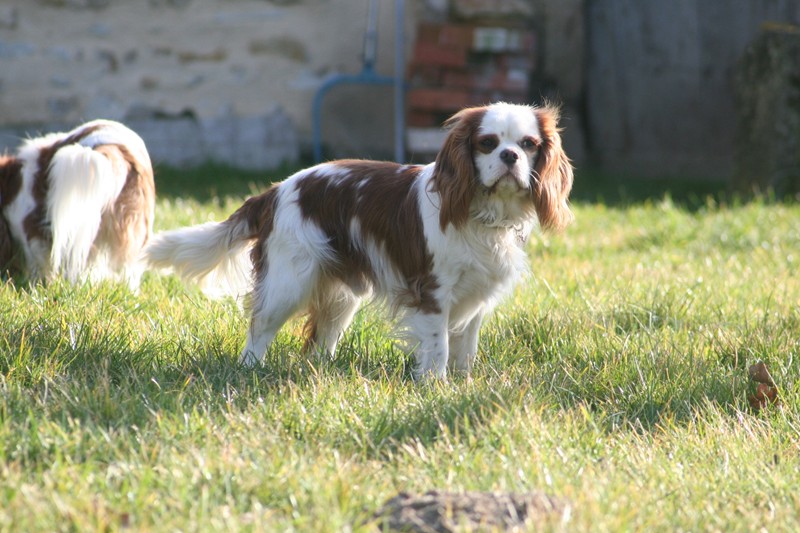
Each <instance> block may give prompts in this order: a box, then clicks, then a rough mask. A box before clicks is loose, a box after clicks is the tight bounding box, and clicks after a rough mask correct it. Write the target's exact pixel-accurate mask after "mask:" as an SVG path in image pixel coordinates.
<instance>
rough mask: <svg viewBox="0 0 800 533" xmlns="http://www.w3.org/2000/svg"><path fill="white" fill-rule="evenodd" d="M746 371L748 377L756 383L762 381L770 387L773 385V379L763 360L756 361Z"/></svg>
mask: <svg viewBox="0 0 800 533" xmlns="http://www.w3.org/2000/svg"><path fill="white" fill-rule="evenodd" d="M747 372H748V373H749V374H750V379H752V380H753V381H755V382H756V383H764V384H766V385H769V386H770V387H774V386H775V381H773V379H772V376H771V375H770V373H769V370H768V369H767V365H766V363H764V361H759V362H758V363H756V364H754V365H752V366H751V367H750V368H749V369H748V370H747Z"/></svg>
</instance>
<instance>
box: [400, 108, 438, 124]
mask: <svg viewBox="0 0 800 533" xmlns="http://www.w3.org/2000/svg"><path fill="white" fill-rule="evenodd" d="M441 124H442V114H441V113H438V112H433V111H418V110H411V111H409V112H408V113H407V114H406V125H407V126H409V127H411V128H433V127H436V126H439V125H441Z"/></svg>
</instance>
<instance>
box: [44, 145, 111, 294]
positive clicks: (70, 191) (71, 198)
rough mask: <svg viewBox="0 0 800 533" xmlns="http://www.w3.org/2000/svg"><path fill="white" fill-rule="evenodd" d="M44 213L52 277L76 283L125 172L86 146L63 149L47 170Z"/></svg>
mask: <svg viewBox="0 0 800 533" xmlns="http://www.w3.org/2000/svg"><path fill="white" fill-rule="evenodd" d="M49 175H50V194H49V195H48V198H47V212H48V218H49V220H50V228H51V231H52V236H53V246H52V248H51V250H50V264H51V265H52V268H53V270H54V271H55V272H54V274H58V273H60V274H62V275H63V276H64V277H65V278H66V279H68V280H69V281H72V282H75V281H78V280H79V279H80V277H81V276H82V275H83V274H84V273H85V271H86V267H87V263H88V261H89V255H90V253H91V252H92V245H93V243H94V240H95V238H96V237H97V232H98V229H99V228H100V221H101V218H102V215H103V212H105V211H106V210H107V209H108V208H109V207H110V206H111V205H113V203H114V201H115V200H116V198H117V197H118V196H119V193H120V191H121V190H122V187H123V186H124V185H125V180H126V173H125V172H115V171H114V168H113V166H112V164H111V162H110V161H109V160H108V159H107V158H106V157H105V156H104V155H102V154H100V153H99V152H97V151H95V150H93V149H92V147H89V146H82V145H80V144H73V145H69V146H64V147H63V148H61V149H60V150H58V152H56V154H55V155H54V156H53V160H52V162H51V164H50V168H49Z"/></svg>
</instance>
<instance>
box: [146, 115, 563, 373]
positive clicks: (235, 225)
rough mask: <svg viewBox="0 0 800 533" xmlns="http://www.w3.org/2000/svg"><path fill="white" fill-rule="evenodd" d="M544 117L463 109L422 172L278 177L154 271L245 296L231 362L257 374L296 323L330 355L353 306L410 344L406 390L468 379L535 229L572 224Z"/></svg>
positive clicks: (182, 236)
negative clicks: (411, 383) (299, 317)
mask: <svg viewBox="0 0 800 533" xmlns="http://www.w3.org/2000/svg"><path fill="white" fill-rule="evenodd" d="M557 122H558V110H557V109H556V108H554V107H551V106H544V107H539V108H537V107H529V106H521V105H512V104H505V103H498V104H493V105H490V106H487V107H476V108H470V109H465V110H463V111H461V112H459V113H458V114H456V115H455V116H453V117H452V118H451V119H449V120H448V121H447V123H446V126H447V127H448V128H450V131H449V133H448V135H447V138H446V141H445V144H444V146H443V148H442V150H441V151H440V153H439V154H438V156H437V157H436V161H435V163H431V164H429V165H426V166H415V165H399V164H395V163H387V162H375V161H361V160H342V161H334V162H330V163H325V164H321V165H318V166H315V167H312V168H309V169H306V170H302V171H300V172H297V173H296V174H294V175H292V176H291V177H289V178H288V179H286V180H285V181H283V182H282V183H280V184H277V185H275V186H273V187H272V188H270V189H269V190H267V191H266V192H265V193H263V194H261V195H260V196H256V197H253V198H250V199H248V200H247V201H246V202H245V203H244V205H243V206H242V207H241V208H239V209H238V210H237V211H236V212H234V213H233V214H232V215H231V216H230V217H229V218H228V219H227V220H225V221H224V222H221V223H216V222H212V223H206V224H202V225H199V226H194V227H190V228H184V229H178V230H173V231H168V232H165V233H161V234H157V235H155V236H154V238H153V240H152V241H151V243H150V244H149V245H148V246H147V247H146V248H145V256H146V257H147V259H148V260H149V262H150V264H151V265H153V266H156V267H161V268H167V267H172V268H173V269H174V270H175V271H176V272H177V273H179V274H181V275H182V276H184V277H186V278H189V279H195V280H199V281H207V282H208V281H210V282H211V283H212V284H214V283H219V282H223V281H225V282H230V284H231V285H230V286H231V287H240V286H242V285H243V284H245V285H246V283H247V280H246V279H242V278H241V277H240V278H239V279H238V280H237V279H236V277H237V275H240V274H244V273H245V271H246V269H243V268H242V265H243V264H245V265H246V264H247V253H248V252H249V254H250V261H251V264H252V271H253V273H252V280H251V282H252V285H251V287H252V291H251V293H250V301H249V304H250V309H251V310H252V317H251V323H250V327H249V330H248V335H247V344H246V346H245V348H244V350H243V352H242V355H241V361H242V362H243V363H244V364H247V365H252V364H255V363H257V362H259V361H261V360H262V358H263V356H264V353H265V351H266V350H267V348H268V346H269V345H270V343H271V342H272V340H273V339H274V337H275V335H276V333H277V332H278V330H279V328H280V327H281V326H282V325H283V324H284V323H285V322H286V321H287V320H288V319H289V318H291V317H292V316H293V315H295V314H296V313H298V312H303V311H305V312H306V313H308V315H309V319H308V323H307V325H306V333H307V335H308V339H307V346H308V347H313V348H314V349H316V350H317V351H318V352H319V353H327V354H328V355H332V354H333V352H334V350H335V349H336V344H337V342H338V341H339V339H340V337H341V335H342V333H343V331H344V330H345V328H346V327H347V326H348V325H349V324H350V322H351V320H352V318H353V315H354V314H355V312H356V310H357V308H358V307H359V303H360V302H361V301H362V300H363V299H365V298H368V297H377V298H379V299H382V300H383V301H385V302H386V303H387V304H388V306H389V308H390V309H391V310H392V311H394V313H396V316H397V317H398V318H399V324H400V325H401V326H402V327H403V330H404V333H405V334H406V335H408V336H409V337H410V338H411V341H412V345H413V350H414V356H415V359H416V368H415V372H414V375H415V377H416V378H427V377H439V378H443V377H445V376H446V374H447V369H448V367H449V368H450V369H451V370H457V371H464V372H469V371H470V370H471V368H472V366H473V363H474V360H475V357H476V354H477V351H478V330H479V328H480V325H481V322H482V321H483V318H484V316H486V314H487V313H488V312H490V311H491V310H492V308H493V307H494V306H495V305H496V303H497V302H498V300H499V299H500V297H501V296H503V295H504V294H507V293H508V292H509V291H510V290H511V288H512V287H513V286H514V284H515V282H517V281H518V280H519V279H520V277H521V276H522V274H523V273H524V272H525V270H526V268H527V258H526V256H525V253H524V244H525V242H526V239H527V237H528V235H529V234H530V232H531V231H532V229H533V228H534V227H535V225H536V221H537V219H538V222H539V224H540V226H541V227H542V228H543V229H560V228H562V227H564V226H565V225H566V224H568V223H569V222H570V221H571V219H572V213H571V211H570V209H569V206H568V202H567V198H568V195H569V192H570V190H571V188H572V180H573V176H572V165H571V164H570V161H569V159H568V158H567V156H566V155H565V153H564V151H563V150H562V147H561V138H560V136H559V133H558V131H559V130H558V128H557Z"/></svg>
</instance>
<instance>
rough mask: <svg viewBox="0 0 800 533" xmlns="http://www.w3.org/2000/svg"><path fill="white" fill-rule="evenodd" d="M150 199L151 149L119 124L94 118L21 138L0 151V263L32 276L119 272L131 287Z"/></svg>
mask: <svg viewBox="0 0 800 533" xmlns="http://www.w3.org/2000/svg"><path fill="white" fill-rule="evenodd" d="M154 206H155V185H154V183H153V169H152V165H151V163H150V156H149V155H148V153H147V149H146V148H145V145H144V141H142V139H141V138H140V137H139V136H138V135H137V134H136V133H134V132H133V131H131V130H130V129H128V128H126V127H125V126H123V125H122V124H120V123H118V122H113V121H109V120H95V121H92V122H88V123H86V124H83V125H81V126H79V127H77V128H75V129H74V130H72V131H70V132H66V133H51V134H48V135H45V136H42V137H38V138H34V139H29V140H26V141H25V142H24V143H23V144H22V145H21V146H20V148H19V149H18V151H17V153H16V154H15V155H5V156H0V214H2V216H0V269H2V270H4V271H6V270H9V269H12V270H13V268H14V267H16V268H17V269H18V270H22V271H23V272H24V273H25V274H27V276H28V277H29V278H30V279H32V280H40V279H50V278H53V277H55V276H63V277H64V278H66V279H67V280H69V281H72V282H75V281H79V280H84V279H87V278H88V279H93V280H97V279H103V278H108V277H117V278H122V279H124V280H125V281H127V282H128V284H129V285H130V286H131V287H132V288H136V287H137V286H138V284H139V279H140V277H141V274H142V271H143V264H142V263H141V261H140V260H139V258H140V254H141V249H142V247H143V246H144V244H145V243H146V242H147V240H148V239H149V238H150V236H151V234H152V229H153V211H154ZM17 250H21V251H22V257H21V258H16V259H18V260H16V261H14V259H15V257H14V256H15V254H16V251H17ZM20 259H21V263H22V264H16V265H12V264H11V263H12V262H14V263H20V261H19V260H20Z"/></svg>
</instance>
